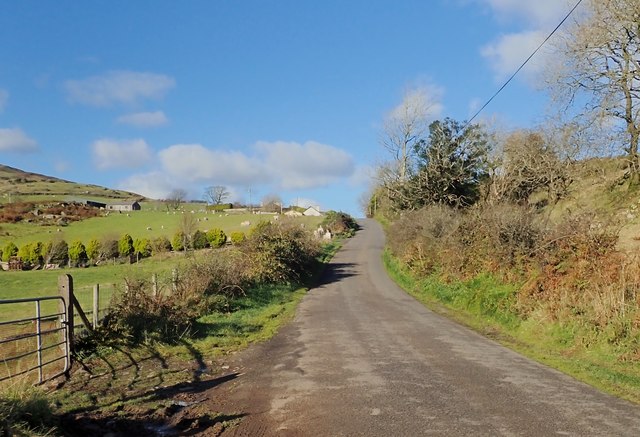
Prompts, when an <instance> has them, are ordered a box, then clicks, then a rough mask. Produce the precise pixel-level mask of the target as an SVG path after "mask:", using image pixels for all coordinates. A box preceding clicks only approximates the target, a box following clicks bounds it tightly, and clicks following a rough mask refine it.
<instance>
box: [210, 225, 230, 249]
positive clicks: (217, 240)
mask: <svg viewBox="0 0 640 437" xmlns="http://www.w3.org/2000/svg"><path fill="white" fill-rule="evenodd" d="M207 240H209V245H210V246H211V247H222V246H223V245H224V244H225V243H226V242H227V234H225V233H224V231H223V230H222V229H218V228H214V229H211V230H209V231H208V232H207Z"/></svg>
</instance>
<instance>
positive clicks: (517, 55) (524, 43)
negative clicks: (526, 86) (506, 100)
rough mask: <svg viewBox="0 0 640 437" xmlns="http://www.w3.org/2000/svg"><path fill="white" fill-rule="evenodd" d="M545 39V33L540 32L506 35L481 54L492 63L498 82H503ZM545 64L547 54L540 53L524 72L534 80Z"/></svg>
mask: <svg viewBox="0 0 640 437" xmlns="http://www.w3.org/2000/svg"><path fill="white" fill-rule="evenodd" d="M545 37H546V34H545V32H542V31H539V30H532V31H525V32H519V33H511V34H506V35H502V36H500V37H499V38H498V39H497V40H495V41H493V42H492V43H490V44H487V45H486V46H484V47H483V48H482V49H481V51H480V53H481V54H482V56H484V57H485V58H487V59H488V60H489V61H490V62H491V68H492V69H493V71H494V72H495V77H496V80H499V81H502V80H504V79H506V78H507V77H509V76H510V75H511V74H513V73H514V72H515V71H516V70H517V69H518V67H520V65H521V64H522V63H523V62H524V60H525V59H526V58H527V56H529V55H530V54H531V53H533V51H534V50H535V49H536V48H537V47H538V45H540V43H541V42H542V41H543V40H544V38H545ZM545 64H546V60H545V52H544V51H540V52H538V53H537V54H536V56H535V57H533V58H532V59H531V61H530V62H529V63H528V64H527V65H526V67H525V68H524V69H523V70H522V71H523V72H524V73H525V74H526V75H527V78H529V79H532V77H534V76H535V74H537V73H539V72H540V71H541V70H542V69H543V68H544V66H545Z"/></svg>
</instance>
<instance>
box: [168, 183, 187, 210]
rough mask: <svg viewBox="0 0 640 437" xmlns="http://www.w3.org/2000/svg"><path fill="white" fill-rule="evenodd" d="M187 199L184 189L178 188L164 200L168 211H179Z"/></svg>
mask: <svg viewBox="0 0 640 437" xmlns="http://www.w3.org/2000/svg"><path fill="white" fill-rule="evenodd" d="M186 198H187V192H186V191H185V190H183V189H182V188H176V189H174V190H171V192H170V193H169V194H168V195H167V198H166V199H165V200H164V201H165V204H166V205H167V210H169V209H174V210H175V209H178V208H180V205H182V204H183V203H184V201H185V199H186Z"/></svg>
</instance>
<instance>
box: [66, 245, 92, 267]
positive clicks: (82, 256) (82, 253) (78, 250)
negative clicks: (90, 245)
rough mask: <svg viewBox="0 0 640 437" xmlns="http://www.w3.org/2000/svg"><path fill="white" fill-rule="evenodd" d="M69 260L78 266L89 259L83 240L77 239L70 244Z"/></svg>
mask: <svg viewBox="0 0 640 437" xmlns="http://www.w3.org/2000/svg"><path fill="white" fill-rule="evenodd" d="M68 251H69V261H70V262H71V264H72V265H74V266H78V265H81V264H82V263H84V262H85V261H87V250H86V248H85V247H84V244H82V241H80V240H76V241H74V242H73V243H71V245H70V246H69V249H68Z"/></svg>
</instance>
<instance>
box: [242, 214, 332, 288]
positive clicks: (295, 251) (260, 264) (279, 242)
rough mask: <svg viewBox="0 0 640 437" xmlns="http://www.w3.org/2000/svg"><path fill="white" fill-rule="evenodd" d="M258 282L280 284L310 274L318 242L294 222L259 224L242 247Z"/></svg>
mask: <svg viewBox="0 0 640 437" xmlns="http://www.w3.org/2000/svg"><path fill="white" fill-rule="evenodd" d="M242 251H243V252H244V253H245V254H246V255H247V257H248V259H249V260H250V261H251V263H252V267H253V277H254V278H255V280H256V281H257V282H258V283H283V282H292V281H297V280H299V279H301V278H302V277H304V276H306V275H308V274H310V272H311V271H312V269H313V266H314V265H315V263H316V256H317V255H318V254H319V253H320V251H319V246H318V243H317V242H316V241H315V240H314V239H313V238H311V235H310V234H309V233H308V232H307V231H306V230H305V229H303V228H301V227H300V226H297V225H296V224H294V223H288V224H287V223H270V222H261V223H258V225H257V226H256V227H255V228H254V229H253V231H252V232H251V235H250V236H249V238H247V240H246V242H245V243H244V244H243V245H242Z"/></svg>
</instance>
